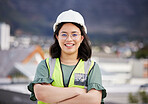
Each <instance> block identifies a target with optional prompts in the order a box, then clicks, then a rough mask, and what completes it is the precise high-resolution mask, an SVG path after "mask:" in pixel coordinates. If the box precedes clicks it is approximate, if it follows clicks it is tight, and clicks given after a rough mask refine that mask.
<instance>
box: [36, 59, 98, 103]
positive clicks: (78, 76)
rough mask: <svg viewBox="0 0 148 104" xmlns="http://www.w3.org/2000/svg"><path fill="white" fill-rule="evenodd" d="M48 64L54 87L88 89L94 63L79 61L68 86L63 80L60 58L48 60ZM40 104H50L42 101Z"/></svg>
mask: <svg viewBox="0 0 148 104" xmlns="http://www.w3.org/2000/svg"><path fill="white" fill-rule="evenodd" d="M45 61H46V64H47V67H48V70H49V75H50V78H52V79H53V80H54V81H53V82H52V86H56V87H79V88H87V77H88V74H89V72H90V70H91V69H92V68H93V66H94V65H95V62H94V61H91V60H87V61H82V59H80V60H79V62H78V63H77V65H76V66H75V67H74V69H73V70H72V73H71V75H70V77H69V80H68V86H66V85H65V84H64V80H63V78H64V77H63V71H62V67H61V62H60V59H59V58H54V59H53V58H47V59H46V60H45ZM38 104H49V103H44V102H42V101H38Z"/></svg>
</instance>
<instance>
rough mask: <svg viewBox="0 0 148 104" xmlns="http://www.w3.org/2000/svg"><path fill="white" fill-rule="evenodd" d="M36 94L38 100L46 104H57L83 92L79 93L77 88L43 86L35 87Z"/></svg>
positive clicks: (37, 85)
mask: <svg viewBox="0 0 148 104" xmlns="http://www.w3.org/2000/svg"><path fill="white" fill-rule="evenodd" d="M34 92H35V95H36V97H37V99H38V100H40V101H43V102H46V103H57V102H60V101H63V100H65V99H69V98H72V97H75V96H78V95H79V94H80V93H82V91H78V90H77V88H68V87H67V88H61V87H54V86H51V85H41V84H36V85H35V86H34Z"/></svg>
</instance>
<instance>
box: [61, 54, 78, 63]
mask: <svg viewBox="0 0 148 104" xmlns="http://www.w3.org/2000/svg"><path fill="white" fill-rule="evenodd" d="M60 60H61V63H62V64H65V65H76V64H77V62H78V61H79V59H77V55H68V54H61V57H60Z"/></svg>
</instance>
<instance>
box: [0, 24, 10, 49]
mask: <svg viewBox="0 0 148 104" xmlns="http://www.w3.org/2000/svg"><path fill="white" fill-rule="evenodd" d="M0 48H1V50H8V49H9V48H10V26H9V25H8V24H5V23H0Z"/></svg>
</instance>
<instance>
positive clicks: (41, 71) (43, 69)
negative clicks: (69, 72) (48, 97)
mask: <svg viewBox="0 0 148 104" xmlns="http://www.w3.org/2000/svg"><path fill="white" fill-rule="evenodd" d="M52 82H53V79H51V78H50V77H49V70H48V68H47V65H46V62H45V60H43V61H41V62H40V63H39V65H38V67H37V70H36V74H35V77H34V80H33V81H32V82H31V83H30V84H29V85H28V86H27V87H28V90H29V91H30V92H31V95H30V99H31V100H33V101H36V100H37V99H36V97H35V94H34V89H33V87H34V84H36V83H52Z"/></svg>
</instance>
